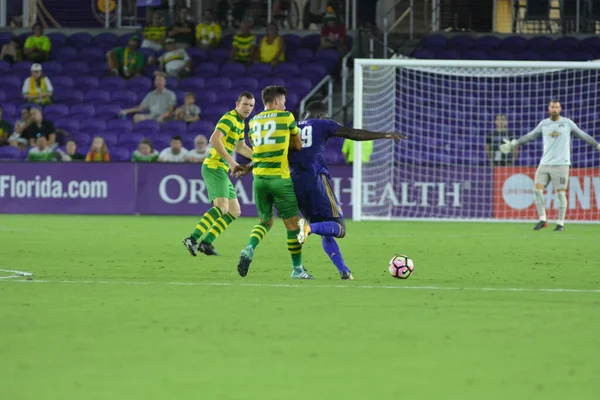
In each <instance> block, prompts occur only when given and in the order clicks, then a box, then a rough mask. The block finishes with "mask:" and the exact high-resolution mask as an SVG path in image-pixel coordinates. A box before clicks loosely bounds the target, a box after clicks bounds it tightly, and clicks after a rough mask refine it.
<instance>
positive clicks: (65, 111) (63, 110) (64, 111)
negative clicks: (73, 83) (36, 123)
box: [44, 104, 69, 118]
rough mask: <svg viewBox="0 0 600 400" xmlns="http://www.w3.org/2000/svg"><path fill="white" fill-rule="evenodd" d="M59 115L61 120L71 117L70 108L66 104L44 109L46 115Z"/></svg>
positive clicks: (49, 105)
mask: <svg viewBox="0 0 600 400" xmlns="http://www.w3.org/2000/svg"><path fill="white" fill-rule="evenodd" d="M50 113H54V114H58V115H60V116H61V118H64V117H66V116H67V115H69V107H68V106H66V105H64V104H48V105H47V106H46V108H44V114H50Z"/></svg>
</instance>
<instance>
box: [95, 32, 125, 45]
mask: <svg viewBox="0 0 600 400" xmlns="http://www.w3.org/2000/svg"><path fill="white" fill-rule="evenodd" d="M92 43H93V44H96V45H106V46H108V47H116V46H117V45H118V44H119V37H118V36H117V35H115V34H114V33H101V34H99V35H96V36H94V37H93V38H92Z"/></svg>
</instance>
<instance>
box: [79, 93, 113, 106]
mask: <svg viewBox="0 0 600 400" xmlns="http://www.w3.org/2000/svg"><path fill="white" fill-rule="evenodd" d="M83 98H84V101H85V102H93V103H95V104H99V103H109V102H110V92H109V91H108V90H91V91H89V92H86V93H85V95H84V97H83Z"/></svg>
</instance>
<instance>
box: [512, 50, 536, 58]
mask: <svg viewBox="0 0 600 400" xmlns="http://www.w3.org/2000/svg"><path fill="white" fill-rule="evenodd" d="M539 59H540V54H539V53H538V52H536V51H535V50H533V49H531V50H524V51H520V52H518V53H516V54H515V60H524V61H536V60H539Z"/></svg>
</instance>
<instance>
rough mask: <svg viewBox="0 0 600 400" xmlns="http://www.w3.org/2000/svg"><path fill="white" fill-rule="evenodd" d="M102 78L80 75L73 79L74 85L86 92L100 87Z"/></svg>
mask: <svg viewBox="0 0 600 400" xmlns="http://www.w3.org/2000/svg"><path fill="white" fill-rule="evenodd" d="M99 84H100V80H99V79H98V78H96V77H94V76H78V77H76V78H75V79H74V80H73V85H74V86H75V87H76V88H77V89H79V90H83V91H84V92H88V91H90V90H96V89H98V85H99Z"/></svg>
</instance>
